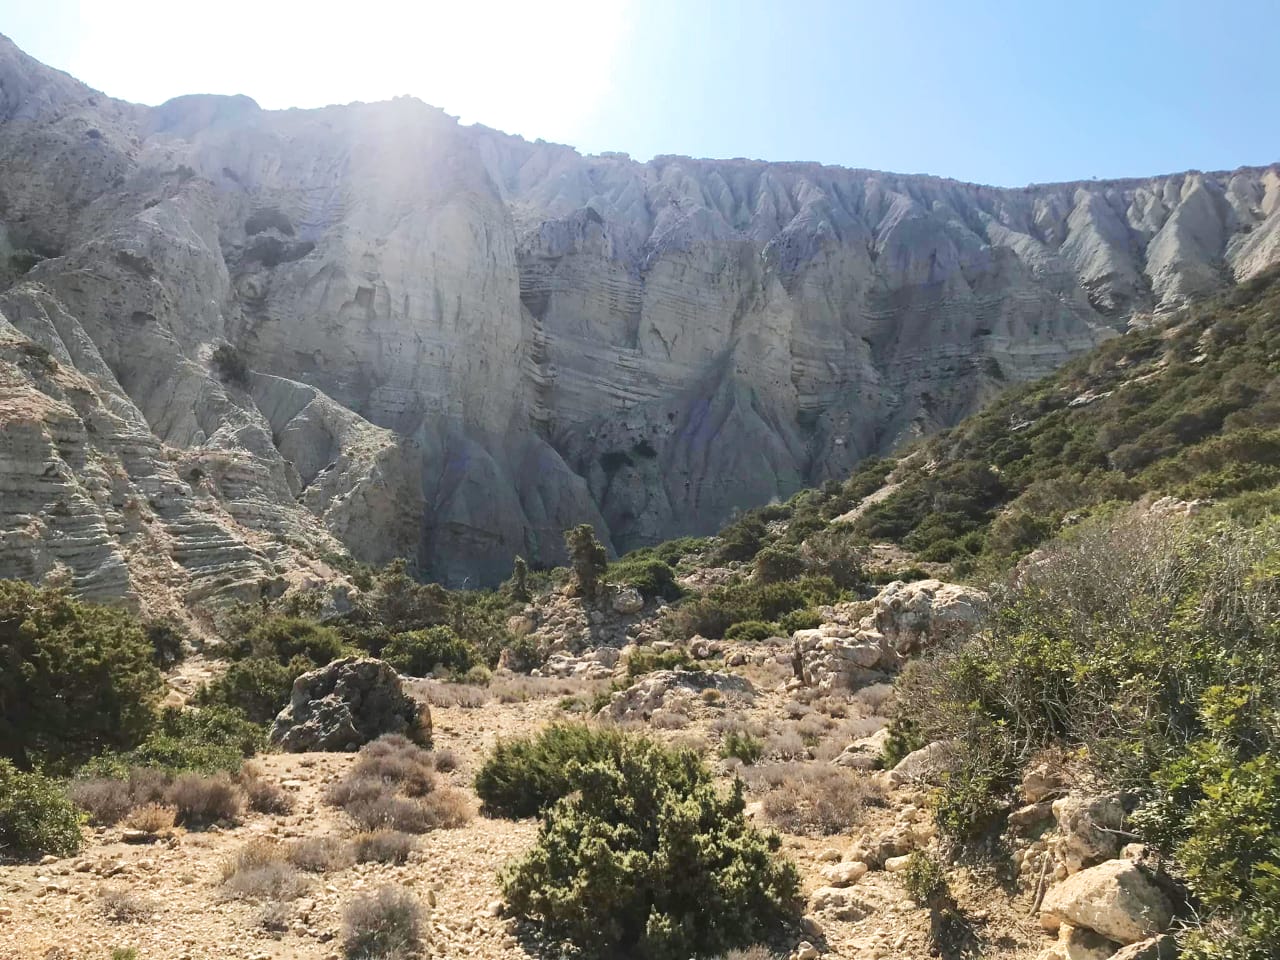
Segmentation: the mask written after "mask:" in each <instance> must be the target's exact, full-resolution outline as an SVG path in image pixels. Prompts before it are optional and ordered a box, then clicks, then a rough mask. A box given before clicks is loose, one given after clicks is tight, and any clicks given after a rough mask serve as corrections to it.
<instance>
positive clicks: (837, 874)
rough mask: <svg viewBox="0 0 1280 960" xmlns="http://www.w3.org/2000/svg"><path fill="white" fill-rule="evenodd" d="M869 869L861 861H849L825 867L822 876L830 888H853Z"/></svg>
mask: <svg viewBox="0 0 1280 960" xmlns="http://www.w3.org/2000/svg"><path fill="white" fill-rule="evenodd" d="M867 869H868V868H867V865H866V864H865V863H863V862H862V861H861V860H849V861H847V862H845V863H836V864H832V865H831V866H829V867H823V869H822V876H823V878H824V879H825V880H826V881H827V884H828V885H829V886H832V887H851V886H853V885H854V884H855V883H857V882H858V881H859V880H861V879H862V877H863V876H864V875H865V874H866V872H867Z"/></svg>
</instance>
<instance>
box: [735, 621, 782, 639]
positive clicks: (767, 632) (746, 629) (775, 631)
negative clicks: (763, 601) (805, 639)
mask: <svg viewBox="0 0 1280 960" xmlns="http://www.w3.org/2000/svg"><path fill="white" fill-rule="evenodd" d="M781 635H782V627H780V626H779V625H778V624H776V623H765V622H764V621H763V620H743V621H741V622H739V623H735V624H734V625H733V626H731V627H730V628H729V629H727V630H726V631H725V632H724V638H725V639H726V640H736V641H739V642H741V643H759V642H760V641H762V640H768V639H769V638H770V637H778V636H781Z"/></svg>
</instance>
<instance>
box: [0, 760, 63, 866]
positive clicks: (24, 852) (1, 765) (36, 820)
mask: <svg viewBox="0 0 1280 960" xmlns="http://www.w3.org/2000/svg"><path fill="white" fill-rule="evenodd" d="M80 844H81V837H80V816H79V814H77V813H76V808H75V805H74V804H72V802H71V801H70V800H69V799H68V798H67V794H66V791H64V790H63V789H62V787H61V786H60V785H59V784H58V782H57V781H56V780H51V779H50V778H49V777H45V776H42V775H41V774H38V773H23V772H21V771H19V770H18V769H16V768H15V767H14V765H13V764H12V763H10V762H9V761H8V760H0V856H13V855H17V856H24V857H25V856H34V855H39V854H53V855H54V856H57V857H67V856H70V855H71V854H73V853H75V852H76V851H78V850H79V849H80Z"/></svg>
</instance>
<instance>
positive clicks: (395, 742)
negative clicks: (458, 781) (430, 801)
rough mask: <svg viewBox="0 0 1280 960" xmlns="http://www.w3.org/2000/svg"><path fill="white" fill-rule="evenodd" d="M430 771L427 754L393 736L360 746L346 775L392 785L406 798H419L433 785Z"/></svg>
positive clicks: (432, 775)
mask: <svg viewBox="0 0 1280 960" xmlns="http://www.w3.org/2000/svg"><path fill="white" fill-rule="evenodd" d="M434 769H435V763H434V759H433V757H432V755H431V753H430V751H427V750H424V749H423V748H422V747H420V746H418V745H417V744H416V743H413V742H412V741H410V740H409V738H408V737H405V736H402V735H401V734H398V733H394V734H387V735H386V736H382V737H379V738H378V739H377V740H374V741H373V742H372V743H367V744H365V745H364V746H363V747H361V748H360V754H359V756H357V757H356V762H355V766H353V767H352V768H351V773H350V776H352V777H360V778H376V779H378V780H382V781H384V782H386V783H394V784H396V785H397V786H399V788H400V790H401V792H403V793H405V794H406V795H407V796H410V797H422V796H425V795H426V794H428V793H430V792H431V789H432V788H433V787H434V786H435V776H434V773H433V771H434Z"/></svg>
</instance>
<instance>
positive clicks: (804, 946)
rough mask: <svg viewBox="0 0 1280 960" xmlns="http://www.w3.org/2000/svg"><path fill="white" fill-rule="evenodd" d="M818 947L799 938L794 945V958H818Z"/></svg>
mask: <svg viewBox="0 0 1280 960" xmlns="http://www.w3.org/2000/svg"><path fill="white" fill-rule="evenodd" d="M818 956H819V953H818V948H817V947H815V946H814V945H813V944H812V943H810V942H809V941H808V940H801V941H800V943H799V945H798V946H797V947H796V960H818Z"/></svg>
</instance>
